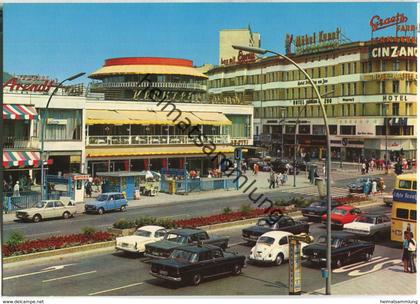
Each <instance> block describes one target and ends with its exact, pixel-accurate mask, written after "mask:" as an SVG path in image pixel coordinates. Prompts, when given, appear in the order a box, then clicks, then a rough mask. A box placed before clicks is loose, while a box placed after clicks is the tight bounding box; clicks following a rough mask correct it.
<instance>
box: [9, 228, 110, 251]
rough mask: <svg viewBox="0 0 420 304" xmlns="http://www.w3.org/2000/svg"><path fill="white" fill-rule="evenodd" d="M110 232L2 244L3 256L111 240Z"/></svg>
mask: <svg viewBox="0 0 420 304" xmlns="http://www.w3.org/2000/svg"><path fill="white" fill-rule="evenodd" d="M112 239H113V236H112V234H111V233H108V232H104V231H98V232H95V233H92V234H83V233H80V234H69V235H63V236H52V237H49V238H46V239H38V240H27V241H24V242H22V243H20V244H16V245H13V246H9V245H3V246H2V250H3V256H4V257H8V256H12V255H22V254H28V253H34V252H40V251H47V250H54V249H60V248H67V247H74V246H80V245H86V244H91V243H99V242H105V241H111V240H112Z"/></svg>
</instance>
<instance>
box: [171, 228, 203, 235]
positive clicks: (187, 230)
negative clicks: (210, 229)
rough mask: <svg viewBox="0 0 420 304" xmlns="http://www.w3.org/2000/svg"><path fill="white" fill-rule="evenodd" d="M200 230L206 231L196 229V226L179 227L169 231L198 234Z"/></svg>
mask: <svg viewBox="0 0 420 304" xmlns="http://www.w3.org/2000/svg"><path fill="white" fill-rule="evenodd" d="M198 232H204V230H201V229H194V228H179V229H173V230H171V231H169V233H176V234H181V235H191V234H196V233H198Z"/></svg>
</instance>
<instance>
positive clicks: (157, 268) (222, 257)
mask: <svg viewBox="0 0 420 304" xmlns="http://www.w3.org/2000/svg"><path fill="white" fill-rule="evenodd" d="M244 266H245V256H244V255H236V254H234V253H230V252H224V251H223V250H222V249H221V248H219V247H217V246H212V245H203V246H182V247H179V248H177V249H175V250H174V251H173V252H172V254H171V255H170V257H169V258H168V259H164V260H154V261H153V262H152V267H151V270H150V274H151V275H153V276H154V277H157V278H160V279H163V280H167V281H171V282H179V283H181V282H187V283H191V284H193V285H198V284H200V283H201V281H202V280H203V279H205V278H209V277H214V276H219V275H224V274H233V275H239V274H240V273H241V272H242V267H244Z"/></svg>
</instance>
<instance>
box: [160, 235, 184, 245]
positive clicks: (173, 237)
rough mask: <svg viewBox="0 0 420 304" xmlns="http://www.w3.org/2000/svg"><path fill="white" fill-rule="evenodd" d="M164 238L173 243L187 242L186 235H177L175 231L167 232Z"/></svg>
mask: <svg viewBox="0 0 420 304" xmlns="http://www.w3.org/2000/svg"><path fill="white" fill-rule="evenodd" d="M165 240H167V241H170V242H175V243H180V244H184V243H187V237H186V236H184V235H179V234H175V233H169V234H167V235H165Z"/></svg>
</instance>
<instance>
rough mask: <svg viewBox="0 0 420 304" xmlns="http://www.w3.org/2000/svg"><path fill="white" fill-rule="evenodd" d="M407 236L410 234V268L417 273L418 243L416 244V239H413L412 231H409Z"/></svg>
mask: <svg viewBox="0 0 420 304" xmlns="http://www.w3.org/2000/svg"><path fill="white" fill-rule="evenodd" d="M407 236H408V268H409V270H410V272H411V273H416V272H417V267H416V261H415V257H416V249H417V244H416V241H415V240H414V239H413V235H412V233H409V232H407Z"/></svg>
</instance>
